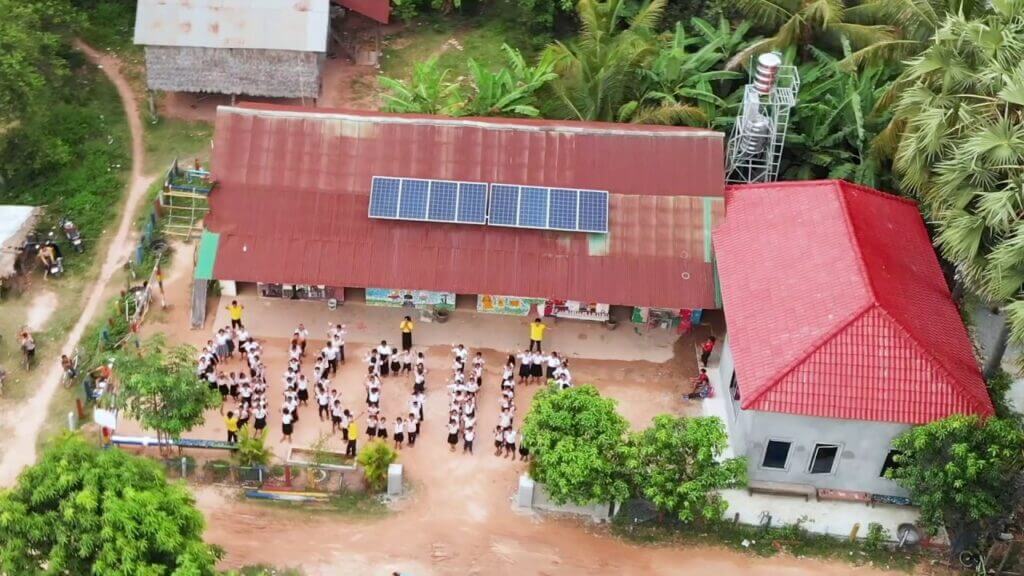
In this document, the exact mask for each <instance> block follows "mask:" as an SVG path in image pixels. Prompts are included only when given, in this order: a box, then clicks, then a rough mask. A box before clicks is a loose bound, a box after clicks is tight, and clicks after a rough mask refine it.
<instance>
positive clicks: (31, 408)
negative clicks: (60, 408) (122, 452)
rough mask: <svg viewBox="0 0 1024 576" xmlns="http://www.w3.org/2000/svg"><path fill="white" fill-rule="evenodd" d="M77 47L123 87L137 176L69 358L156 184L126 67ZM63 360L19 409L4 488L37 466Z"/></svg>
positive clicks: (68, 346)
mask: <svg viewBox="0 0 1024 576" xmlns="http://www.w3.org/2000/svg"><path fill="white" fill-rule="evenodd" d="M75 47H76V48H77V49H79V50H81V51H82V52H83V53H84V54H85V55H86V57H87V58H88V59H89V61H90V62H93V63H94V64H97V65H99V66H101V67H102V69H103V73H104V74H106V75H107V78H109V79H110V81H111V82H113V83H114V85H115V86H117V92H118V95H120V97H121V102H122V104H123V105H124V111H125V114H126V115H127V116H128V127H129V128H130V130H131V136H132V171H131V179H130V181H129V185H128V197H127V201H126V202H125V205H124V209H123V210H122V211H121V222H120V223H119V224H118V226H117V233H116V235H115V236H114V239H113V240H112V241H111V243H110V247H109V249H108V251H107V257H106V260H104V262H103V268H102V270H101V272H100V276H99V278H97V279H96V282H95V283H94V284H93V285H92V286H91V287H90V288H89V293H88V300H87V301H86V304H85V309H84V310H83V311H82V315H81V317H79V319H78V321H77V322H76V323H75V325H74V327H73V328H72V329H71V331H70V332H69V333H68V337H67V340H66V341H65V342H64V346H63V348H62V353H65V354H66V353H69V352H70V351H71V350H73V349H74V347H75V346H77V345H78V341H79V340H80V339H81V338H82V333H83V332H84V331H85V328H86V326H88V325H89V323H90V322H91V321H92V320H93V317H94V316H95V315H96V310H97V309H99V307H100V305H101V304H102V303H103V289H104V287H105V286H106V285H107V283H108V282H109V281H110V279H111V278H112V277H113V275H114V273H115V272H117V271H118V270H119V269H120V267H121V265H122V264H123V263H124V261H125V260H126V259H127V258H128V257H129V255H130V254H131V250H132V246H133V245H134V242H133V239H132V222H133V221H134V219H135V211H136V209H137V208H138V206H139V201H140V200H142V198H143V197H145V195H146V190H147V188H148V187H149V180H150V179H148V178H146V177H145V175H144V174H143V173H142V170H143V166H144V163H143V162H144V158H143V155H144V154H145V151H144V148H143V143H142V121H141V119H140V117H139V107H138V103H137V102H136V100H135V95H134V93H133V92H132V90H131V87H130V86H129V84H128V81H127V80H126V79H125V78H124V76H122V75H121V72H120V64H119V63H118V61H117V59H116V58H114V57H112V56H109V55H106V54H101V53H100V52H97V51H96V50H94V49H92V48H91V47H89V46H87V45H85V44H84V43H82V42H80V41H76V42H75ZM58 358H59V355H54V356H53V357H50V358H44V359H43V366H44V367H45V369H46V376H45V378H44V379H43V381H42V383H41V384H40V385H39V387H38V388H36V390H35V392H34V393H33V394H32V396H31V397H29V398H28V399H27V400H26V401H25V404H24V405H23V406H21V407H19V408H18V409H17V411H18V413H20V414H22V415H23V416H22V418H21V422H20V423H19V425H18V426H17V427H16V428H14V434H13V435H12V436H11V437H10V438H8V439H7V441H6V443H7V446H8V449H7V450H6V451H5V452H4V453H3V459H2V460H0V487H3V486H10V485H11V484H13V483H14V481H15V480H16V479H17V476H18V474H19V473H20V472H21V470H22V469H23V468H24V467H26V466H29V465H31V464H32V463H33V462H35V459H36V450H35V446H36V437H37V436H38V435H39V430H40V429H41V428H42V426H43V422H44V421H45V419H46V415H47V413H48V407H49V404H50V400H51V398H52V397H53V394H54V391H56V389H57V387H58V386H60V380H61V368H60V363H59V362H58V361H57V359H58Z"/></svg>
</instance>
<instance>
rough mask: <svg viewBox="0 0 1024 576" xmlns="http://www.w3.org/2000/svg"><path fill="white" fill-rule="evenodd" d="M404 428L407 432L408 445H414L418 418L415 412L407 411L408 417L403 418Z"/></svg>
mask: <svg viewBox="0 0 1024 576" xmlns="http://www.w3.org/2000/svg"><path fill="white" fill-rule="evenodd" d="M405 428H406V430H407V431H408V433H409V447H410V448H411V447H413V446H415V445H416V436H417V435H419V432H420V428H419V420H418V418H417V417H416V412H415V411H411V412H409V417H408V418H407V419H406V420H405Z"/></svg>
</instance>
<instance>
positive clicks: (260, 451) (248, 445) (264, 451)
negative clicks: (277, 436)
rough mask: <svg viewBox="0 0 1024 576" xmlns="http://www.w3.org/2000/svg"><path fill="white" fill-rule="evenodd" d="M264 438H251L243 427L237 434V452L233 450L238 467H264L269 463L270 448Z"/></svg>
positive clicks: (247, 429) (246, 427)
mask: <svg viewBox="0 0 1024 576" xmlns="http://www.w3.org/2000/svg"><path fill="white" fill-rule="evenodd" d="M265 438H266V436H253V435H252V433H250V431H249V427H248V426H245V427H244V428H242V430H241V431H240V432H239V433H238V450H235V455H234V457H235V461H236V462H238V465H239V466H245V467H256V466H266V465H267V463H269V462H270V456H271V452H270V448H267V446H266V443H265Z"/></svg>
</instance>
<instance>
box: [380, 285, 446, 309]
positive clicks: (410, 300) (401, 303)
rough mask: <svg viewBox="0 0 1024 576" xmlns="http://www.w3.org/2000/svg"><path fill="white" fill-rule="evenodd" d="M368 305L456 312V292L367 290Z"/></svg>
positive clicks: (390, 289) (391, 289)
mask: <svg viewBox="0 0 1024 576" xmlns="http://www.w3.org/2000/svg"><path fill="white" fill-rule="evenodd" d="M366 303H367V304H369V305H370V306H393V307H396V308H403V307H404V308H425V307H427V306H433V307H434V308H437V309H443V310H454V309H455V293H454V292H432V291H430V290H400V289H394V288H367V289H366Z"/></svg>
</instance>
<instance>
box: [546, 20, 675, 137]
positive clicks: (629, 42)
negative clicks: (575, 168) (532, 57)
mask: <svg viewBox="0 0 1024 576" xmlns="http://www.w3.org/2000/svg"><path fill="white" fill-rule="evenodd" d="M666 1H667V0H650V2H649V3H647V4H645V5H643V6H641V7H640V8H639V9H638V10H637V12H636V13H635V14H634V15H633V17H632V18H628V19H627V18H626V13H627V11H628V10H629V7H628V5H627V4H626V2H625V0H604V1H602V0H580V2H579V4H578V5H577V11H578V14H579V19H580V26H581V31H580V34H579V37H578V38H577V39H576V40H575V41H574V42H571V43H569V44H564V43H562V42H556V43H554V44H552V45H551V46H549V47H548V48H547V50H546V56H547V57H549V58H551V59H552V61H553V62H554V63H555V73H557V74H558V76H559V77H558V79H556V80H554V81H552V82H551V90H552V93H553V96H554V98H553V101H552V102H551V104H550V110H549V111H548V112H549V113H548V114H547V115H548V116H549V117H554V118H567V119H574V120H605V121H614V120H616V119H617V118H618V117H619V113H620V108H621V107H622V106H623V105H625V104H627V103H628V102H630V101H631V100H632V99H633V98H632V94H633V92H634V91H635V90H634V89H635V83H636V78H637V71H638V70H640V69H641V68H643V67H644V66H645V65H646V64H647V63H648V62H649V61H650V60H651V58H653V57H654V55H655V54H656V53H657V35H656V33H655V27H656V26H657V24H658V21H659V20H660V18H661V13H662V11H663V10H664V9H665V2H666ZM623 25H625V26H623Z"/></svg>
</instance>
